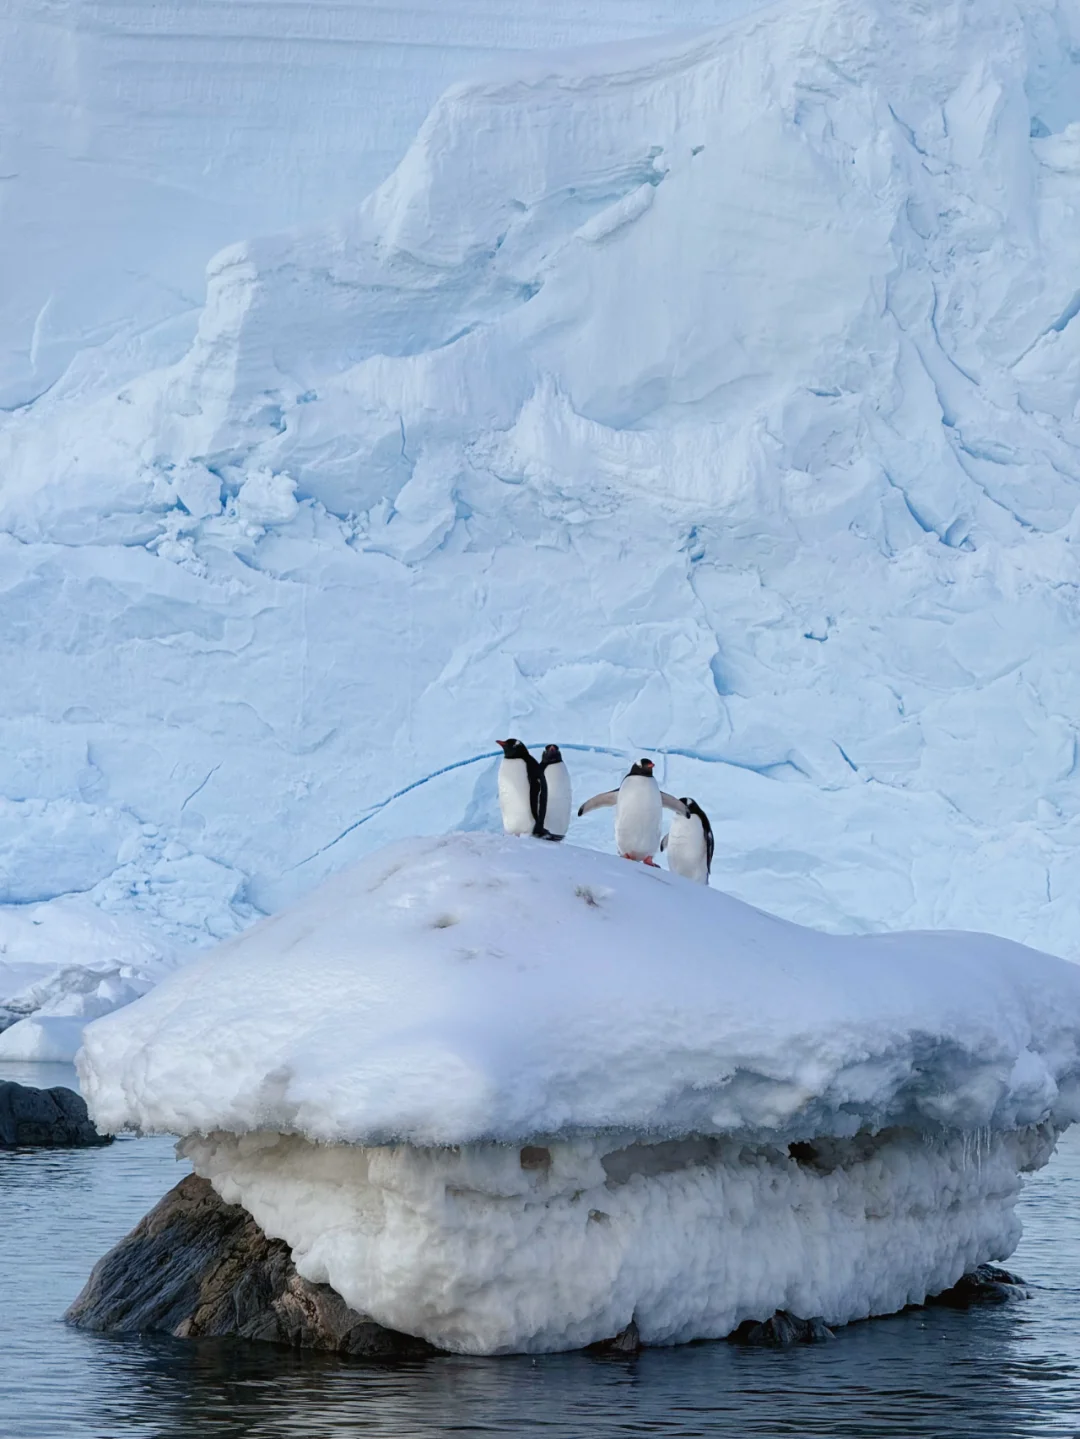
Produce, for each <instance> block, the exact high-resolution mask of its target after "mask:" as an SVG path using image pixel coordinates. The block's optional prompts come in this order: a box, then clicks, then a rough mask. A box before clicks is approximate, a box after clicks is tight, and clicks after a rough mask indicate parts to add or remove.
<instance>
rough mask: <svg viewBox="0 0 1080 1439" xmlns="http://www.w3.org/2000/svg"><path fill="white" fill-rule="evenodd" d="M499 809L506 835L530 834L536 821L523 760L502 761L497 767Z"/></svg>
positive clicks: (527, 773) (527, 772) (527, 774)
mask: <svg viewBox="0 0 1080 1439" xmlns="http://www.w3.org/2000/svg"><path fill="white" fill-rule="evenodd" d="M499 809H500V810H501V811H502V822H503V829H504V830H505V831H506V833H507V834H532V832H533V825H534V824H535V823H536V821H535V820H534V819H533V812H532V799H531V796H530V792H529V771H528V770H527V769H526V768H525V761H524V760H523V759H504V760H503V761H502V762H501V763H500V765H499Z"/></svg>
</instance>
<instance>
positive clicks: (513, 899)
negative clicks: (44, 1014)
mask: <svg viewBox="0 0 1080 1439" xmlns="http://www.w3.org/2000/svg"><path fill="white" fill-rule="evenodd" d="M79 1067H80V1075H81V1079H82V1084H83V1088H84V1092H85V1094H86V1096H87V1099H88V1101H89V1104H90V1110H91V1114H92V1115H93V1117H94V1119H95V1120H96V1122H97V1123H98V1125H99V1127H101V1128H102V1129H108V1130H115V1129H119V1128H122V1127H124V1126H129V1127H134V1128H137V1129H140V1130H143V1131H163V1132H170V1133H175V1134H178V1135H180V1136H181V1146H180V1147H181V1150H182V1152H183V1153H184V1154H185V1155H186V1156H187V1157H188V1158H190V1160H191V1162H192V1163H193V1165H194V1167H195V1170H196V1172H197V1173H198V1174H200V1175H202V1176H204V1177H205V1178H207V1179H209V1180H210V1182H211V1183H212V1184H213V1186H214V1188H215V1189H216V1190H217V1191H218V1193H219V1194H220V1195H221V1196H222V1198H223V1199H225V1200H226V1201H227V1202H229V1203H239V1204H241V1205H242V1206H243V1207H244V1208H245V1209H247V1210H248V1212H249V1213H250V1214H251V1215H252V1216H253V1217H254V1218H255V1220H256V1221H257V1222H258V1224H259V1225H261V1226H262V1228H263V1229H264V1230H265V1231H266V1233H267V1234H268V1235H270V1236H271V1237H275V1238H281V1239H284V1240H285V1242H286V1243H287V1244H288V1245H289V1246H290V1248H291V1250H292V1253H293V1258H294V1260H295V1263H296V1266H297V1269H298V1271H299V1273H300V1274H301V1275H302V1276H303V1277H304V1278H305V1279H307V1280H310V1281H312V1282H315V1283H328V1284H330V1285H331V1286H332V1287H333V1289H335V1290H336V1291H337V1292H338V1293H339V1294H340V1295H341V1296H342V1297H343V1298H344V1299H345V1300H346V1302H347V1303H348V1304H349V1305H350V1306H351V1307H352V1308H353V1309H355V1310H357V1311H358V1312H361V1313H364V1314H368V1315H371V1316H372V1317H373V1318H374V1319H376V1320H377V1321H378V1322H379V1323H380V1324H384V1325H386V1326H388V1327H390V1328H393V1329H396V1330H400V1331H404V1332H405V1333H407V1334H412V1335H416V1336H419V1337H421V1338H424V1339H426V1340H429V1341H430V1342H432V1343H434V1344H436V1345H438V1346H440V1347H443V1348H446V1349H450V1350H455V1351H461V1352H468V1353H478V1354H489V1353H498V1352H505V1351H542V1350H557V1349H569V1348H575V1347H578V1346H583V1345H586V1344H589V1343H591V1342H594V1341H597V1340H602V1339H605V1338H609V1337H611V1336H613V1335H615V1334H617V1333H619V1332H620V1331H621V1330H623V1329H624V1328H625V1327H626V1326H627V1325H628V1324H629V1323H630V1322H631V1320H633V1321H634V1322H635V1323H636V1325H637V1327H638V1330H639V1332H640V1335H641V1338H642V1340H643V1341H644V1342H646V1343H652V1344H665V1343H675V1342H680V1341H684V1340H690V1339H695V1338H704V1337H719V1336H722V1335H726V1334H728V1333H730V1332H731V1331H732V1330H733V1329H734V1328H735V1327H736V1326H737V1325H738V1324H739V1323H740V1322H741V1321H742V1320H744V1319H746V1318H754V1319H761V1318H764V1317H766V1316H768V1315H769V1314H771V1313H773V1312H774V1311H775V1310H777V1309H786V1310H789V1311H792V1312H794V1313H797V1314H801V1315H805V1316H811V1315H814V1316H816V1315H821V1316H822V1317H823V1318H824V1319H825V1320H826V1322H827V1323H830V1324H842V1323H845V1322H847V1321H849V1320H853V1319H858V1318H863V1317H865V1316H868V1315H872V1314H882V1313H889V1312H892V1311H894V1310H897V1309H899V1308H901V1307H903V1306H904V1305H905V1304H908V1303H912V1302H915V1303H918V1302H921V1301H922V1300H923V1299H924V1298H926V1296H928V1295H931V1294H935V1293H937V1292H939V1291H941V1290H944V1289H946V1288H947V1287H948V1286H949V1285H951V1284H953V1283H954V1282H955V1281H956V1280H957V1279H958V1278H959V1277H960V1276H961V1275H962V1274H964V1273H965V1272H968V1271H970V1270H971V1269H972V1268H974V1267H975V1266H976V1265H978V1264H980V1263H983V1262H985V1261H988V1260H994V1259H1003V1258H1005V1257H1006V1256H1007V1255H1008V1254H1010V1253H1011V1251H1012V1250H1013V1248H1014V1247H1015V1244H1016V1242H1017V1240H1018V1238H1019V1229H1020V1226H1019V1223H1018V1221H1017V1219H1016V1217H1015V1215H1014V1203H1015V1200H1016V1197H1017V1195H1018V1193H1019V1190H1020V1187H1021V1183H1022V1178H1021V1176H1022V1175H1023V1174H1024V1172H1026V1171H1029V1170H1031V1169H1035V1168H1037V1167H1039V1166H1040V1165H1042V1164H1044V1163H1045V1162H1046V1160H1047V1159H1048V1158H1049V1156H1050V1154H1051V1152H1052V1150H1053V1146H1054V1143H1055V1141H1056V1138H1057V1135H1058V1134H1059V1133H1060V1131H1061V1130H1062V1129H1063V1128H1064V1127H1065V1126H1066V1125H1068V1124H1069V1123H1071V1122H1072V1121H1073V1120H1074V1119H1075V1118H1076V1117H1077V1114H1078V1111H1080V968H1078V967H1077V966H1074V965H1071V964H1068V963H1066V962H1064V961H1062V960H1058V959H1054V958H1051V957H1050V956H1047V955H1044V954H1040V953H1038V952H1036V951H1034V950H1031V949H1026V948H1024V947H1022V946H1020V945H1017V944H1014V943H1011V942H1009V941H1006V940H1002V939H996V938H991V937H989V936H986V935H975V934H960V933H912V934H881V935H874V936H869V937H867V936H858V937H856V936H846V937H837V936H832V935H825V934H820V933H817V932H815V931H813V930H809V929H805V928H802V927H800V926H798V925H794V924H791V923H788V922H785V921H783V920H780V919H777V918H774V917H772V916H771V915H768V914H765V913H763V912H762V911H760V910H758V909H754V908H752V907H750V906H749V905H746V904H744V903H741V902H740V901H738V900H735V899H733V898H730V897H729V896H727V895H725V894H722V893H720V892H718V891H716V890H711V889H706V888H704V887H702V886H699V885H694V884H691V883H689V882H688V881H685V880H682V879H680V878H679V877H677V876H675V875H671V874H668V873H665V872H663V871H660V870H653V869H649V868H646V867H644V866H641V865H636V864H629V863H626V862H625V861H623V860H620V859H618V858H615V857H613V856H611V855H606V854H601V853H597V852H593V851H589V850H584V849H581V848H577V847H575V846H573V845H561V846H555V845H545V844H540V843H535V842H533V841H529V840H513V839H506V838H504V837H502V836H495V835H490V834H451V835H448V836H444V837H441V838H429V839H416V840H409V841H404V842H401V843H398V844H396V845H394V846H391V847H390V848H388V849H385V850H382V851H380V852H378V853H376V854H373V855H370V856H368V857H367V858H366V859H364V860H362V861H361V862H359V863H358V864H356V865H354V866H352V867H351V868H349V869H346V870H344V871H342V872H340V873H339V874H337V875H336V876H334V877H333V878H331V879H330V880H328V881H327V882H325V883H324V884H323V885H322V886H321V887H320V888H318V889H316V890H314V891H313V892H311V893H310V894H309V895H307V896H306V897H305V898H304V899H302V900H301V901H300V902H299V903H297V904H296V905H294V906H293V907H292V908H291V909H288V910H286V911H284V912H283V913H281V914H278V915H276V916H274V917H273V918H271V919H267V920H264V921H262V922H261V923H260V924H258V925H257V926H255V928H254V929H252V930H249V931H248V932H247V933H245V934H243V935H240V936H239V937H237V938H235V939H231V940H229V941H227V942H226V943H225V944H223V945H221V946H220V947H219V948H217V949H216V950H215V951H213V952H211V953H209V954H208V955H206V956H205V957H204V958H202V959H199V960H197V961H195V962H193V963H191V964H189V965H188V966H186V967H185V968H183V969H181V970H179V971H177V972H175V973H173V974H171V975H170V976H168V977H167V978H166V979H165V980H164V981H163V982H162V983H161V984H160V985H158V986H157V987H156V988H155V989H154V990H153V991H151V992H150V993H149V994H147V995H145V996H144V997H143V998H141V999H139V1000H137V1001H136V1002H135V1003H133V1004H131V1005H129V1006H128V1007H126V1008H124V1009H122V1010H120V1011H117V1012H116V1013H113V1014H110V1015H108V1016H106V1017H105V1018H103V1019H99V1020H98V1021H96V1022H95V1023H93V1024H92V1025H90V1026H89V1028H88V1029H87V1031H86V1034H85V1047H84V1049H83V1051H82V1053H81V1055H80V1060H79Z"/></svg>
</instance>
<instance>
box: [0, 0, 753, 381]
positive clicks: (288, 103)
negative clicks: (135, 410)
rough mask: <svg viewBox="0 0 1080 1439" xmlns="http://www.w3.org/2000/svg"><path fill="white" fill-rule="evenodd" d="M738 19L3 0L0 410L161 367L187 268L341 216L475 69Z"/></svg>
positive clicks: (402, 6)
mask: <svg viewBox="0 0 1080 1439" xmlns="http://www.w3.org/2000/svg"><path fill="white" fill-rule="evenodd" d="M752 6H753V0H680V3H679V5H678V6H677V7H675V6H673V5H672V4H671V3H670V0H666V3H665V0H591V3H590V4H589V6H588V7H587V8H584V7H582V6H580V5H572V4H569V3H568V0H516V3H513V0H454V3H453V4H436V5H429V4H423V3H413V0H394V3H393V4H392V5H387V4H385V3H381V0H344V3H341V0H339V3H330V0H314V3H302V4H300V3H285V4H281V3H269V0H68V3H66V4H63V5H57V4H54V3H52V0H12V3H11V4H9V5H6V6H5V7H4V10H3V13H2V14H0V268H2V269H3V272H4V273H5V274H8V275H16V276H18V279H19V283H18V284H17V285H13V286H11V287H10V288H6V289H5V293H4V294H3V295H2V296H0V408H9V407H11V406H14V405H22V404H25V403H27V402H28V401H30V400H32V399H33V398H34V397H35V396H37V395H40V394H42V393H43V392H44V391H45V390H47V389H48V388H49V386H51V385H52V384H54V383H55V382H56V380H57V379H58V378H59V377H60V375H61V374H63V372H64V370H65V368H66V367H67V365H68V364H69V362H70V361H71V360H72V359H73V358H75V357H77V356H79V355H80V354H81V352H82V351H84V350H97V349H100V348H101V347H102V346H103V345H105V344H107V343H108V342H109V341H113V342H114V343H113V344H112V346H111V353H110V357H109V362H108V364H107V366H106V373H110V372H112V373H115V371H116V369H117V368H121V369H123V368H125V367H126V368H129V369H131V370H132V372H135V371H137V369H138V367H139V365H140V363H141V364H142V365H143V366H145V365H146V363H147V357H148V356H154V355H160V354H162V353H163V352H164V353H168V352H169V350H170V349H175V348H176V347H177V346H179V347H180V349H181V350H182V349H183V347H184V344H185V342H186V339H188V338H190V329H191V321H192V318H193V316H194V315H195V314H196V313H197V312H198V309H199V307H200V306H201V304H202V301H203V295H204V291H205V282H204V271H205V267H206V262H207V260H208V259H209V258H210V256H211V255H212V254H213V253H214V251H215V250H217V249H220V247H221V246H222V245H224V244H227V243H229V242H230V241H233V240H239V239H242V238H244V236H246V235H252V234H259V233H261V232H263V231H269V230H276V229H279V228H281V227H282V226H286V225H297V224H301V223H305V222H307V223H310V222H311V220H312V219H313V218H323V217H326V216H331V215H334V214H336V213H337V212H338V211H340V210H343V209H347V208H348V207H350V206H352V205H355V204H357V203H358V202H359V201H360V200H361V199H363V197H364V196H365V195H366V194H367V193H368V191H369V190H371V189H372V188H373V186H375V185H376V184H378V183H379V181H381V180H383V179H385V177H386V176H387V175H388V174H389V172H390V171H391V170H392V169H393V167H394V165H396V164H397V162H398V160H399V159H400V158H401V155H402V153H403V152H404V150H405V148H406V147H407V145H408V143H409V141H410V140H411V139H412V137H413V135H414V134H415V132H416V130H417V128H418V126H419V125H420V122H421V121H422V120H423V118H424V115H425V114H426V113H427V111H428V109H429V108H430V106H431V105H432V103H433V102H434V101H435V100H436V99H437V97H438V95H439V93H440V92H441V91H442V90H443V89H445V88H446V86H447V85H449V84H450V83H452V82H453V81H455V80H460V79H461V78H462V77H463V76H464V75H467V74H470V73H473V72H475V71H478V70H479V71H482V70H483V69H485V68H486V67H487V66H489V65H490V64H491V63H492V61H494V60H495V59H496V57H498V56H500V55H503V54H506V53H509V54H511V55H513V54H515V53H521V52H528V51H530V50H534V49H537V48H546V47H551V46H562V45H582V44H588V43H593V44H595V43H597V42H601V41H611V40H616V39H625V38H628V37H633V36H639V35H646V34H650V33H652V32H653V31H656V30H663V29H666V28H668V27H670V26H671V25H672V24H678V25H685V26H693V25H702V24H713V23H715V22H716V20H717V19H719V18H722V17H724V16H726V15H727V14H729V13H732V12H736V13H737V12H738V11H739V10H740V9H749V8H752Z"/></svg>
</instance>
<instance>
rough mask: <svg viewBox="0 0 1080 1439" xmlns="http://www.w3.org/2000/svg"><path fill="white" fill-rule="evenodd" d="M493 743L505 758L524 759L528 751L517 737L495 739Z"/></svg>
mask: <svg viewBox="0 0 1080 1439" xmlns="http://www.w3.org/2000/svg"><path fill="white" fill-rule="evenodd" d="M495 743H496V744H497V745H498V746H499V748H500V749H501V750H502V752H503V754H504V755H505V756H506V758H507V759H524V758H525V756H526V755H527V754H528V753H529V751H528V750H527V749H526V748H525V746H524V745H523V744H522V743H521V741H520V740H519V739H500V740H496V741H495Z"/></svg>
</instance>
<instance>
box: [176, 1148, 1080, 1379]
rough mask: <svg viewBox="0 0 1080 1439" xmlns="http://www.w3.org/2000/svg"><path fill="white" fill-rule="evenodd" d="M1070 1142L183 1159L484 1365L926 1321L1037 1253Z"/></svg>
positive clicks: (436, 1338) (330, 1268)
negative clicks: (1025, 1201)
mask: <svg viewBox="0 0 1080 1439" xmlns="http://www.w3.org/2000/svg"><path fill="white" fill-rule="evenodd" d="M1055 1139H1056V1131H1055V1130H1054V1128H1053V1126H1052V1125H1049V1124H1047V1125H1042V1126H1038V1127H1032V1128H1027V1129H1023V1130H1007V1131H1004V1132H1001V1131H984V1132H983V1134H982V1135H981V1136H978V1137H974V1136H970V1135H963V1134H958V1133H956V1132H955V1131H948V1132H943V1133H941V1134H938V1135H934V1136H929V1135H926V1134H918V1133H916V1132H915V1131H913V1130H910V1129H890V1130H885V1131H884V1132H882V1133H880V1134H878V1135H875V1136H873V1137H870V1136H859V1137H858V1138H857V1139H851V1140H834V1141H831V1142H825V1143H821V1144H816V1145H811V1144H804V1145H795V1146H791V1147H790V1149H789V1147H787V1146H784V1145H777V1144H768V1143H765V1142H763V1141H758V1142H756V1143H755V1142H740V1141H739V1140H738V1139H735V1138H731V1137H728V1138H720V1137H702V1136H697V1137H694V1138H687V1139H683V1140H666V1141H657V1142H649V1141H648V1140H644V1141H643V1140H640V1139H636V1138H634V1137H633V1136H631V1135H622V1136H620V1135H615V1134H604V1135H597V1136H594V1137H592V1138H579V1139H575V1140H570V1141H566V1142H561V1143H552V1144H549V1145H546V1146H539V1145H528V1146H524V1147H522V1148H520V1149H518V1148H515V1147H513V1146H510V1145H503V1144H471V1145H464V1146H461V1147H456V1146H455V1147H451V1148H437V1149H418V1148H415V1147H413V1146H411V1145H398V1146H390V1147H380V1148H374V1149H372V1148H357V1147H355V1146H352V1145H341V1144H334V1145H316V1144H312V1143H311V1142H310V1141H309V1140H306V1139H302V1138H300V1137H299V1136H296V1135H289V1136H285V1135H280V1134H267V1133H261V1134H250V1135H245V1136H242V1137H238V1136H235V1135H225V1134H215V1135H212V1136H210V1137H209V1138H205V1139H203V1138H192V1139H188V1140H186V1141H184V1143H183V1144H182V1145H181V1152H182V1153H183V1154H184V1155H186V1156H187V1157H188V1158H189V1159H190V1160H191V1161H192V1162H193V1164H194V1166H195V1169H196V1171H197V1172H198V1173H199V1174H202V1175H205V1176H206V1177H207V1178H208V1179H210V1181H211V1182H212V1184H213V1185H214V1187H215V1188H216V1189H217V1190H218V1192H219V1193H220V1194H221V1195H222V1197H223V1198H224V1199H226V1200H228V1201H230V1202H232V1203H235V1204H242V1205H243V1206H244V1208H245V1209H247V1210H248V1211H249V1212H250V1213H251V1214H253V1215H254V1217H255V1219H256V1220H257V1221H258V1222H259V1224H260V1225H262V1227H263V1229H265V1230H266V1231H267V1232H268V1233H270V1234H274V1235H282V1236H284V1237H285V1238H286V1239H287V1241H288V1243H289V1244H290V1245H291V1246H292V1251H293V1258H294V1260H295V1262H296V1266H297V1268H298V1270H299V1271H300V1273H301V1274H302V1275H303V1276H304V1278H306V1279H310V1280H312V1281H314V1282H316V1283H327V1284H330V1285H331V1286H332V1287H333V1288H334V1289H336V1290H337V1291H338V1293H339V1294H341V1295H342V1296H343V1297H344V1298H345V1299H346V1300H347V1301H348V1303H349V1304H350V1305H351V1306H352V1307H353V1308H354V1309H356V1310H358V1311H360V1312H361V1313H367V1314H371V1315H372V1316H373V1317H374V1318H376V1319H377V1320H378V1321H379V1322H380V1323H382V1324H386V1325H389V1326H390V1327H392V1328H394V1329H399V1330H403V1331H404V1332H405V1333H407V1334H418V1335H420V1336H422V1337H423V1338H424V1339H427V1340H429V1341H430V1342H431V1343H433V1344H435V1345H438V1346H439V1347H440V1348H443V1349H450V1350H453V1351H456V1352H459V1353H466V1354H497V1353H504V1352H517V1351H526V1352H534V1353H539V1352H545V1351H549V1350H558V1349H575V1348H580V1347H583V1346H584V1345H586V1344H591V1343H593V1342H595V1341H597V1340H601V1339H607V1338H611V1337H613V1336H614V1335H616V1334H618V1333H620V1332H621V1331H622V1330H623V1329H624V1328H625V1327H626V1326H627V1325H628V1324H629V1323H630V1321H631V1320H634V1322H635V1323H636V1324H637V1326H638V1330H639V1332H640V1335H641V1339H642V1342H643V1343H645V1344H677V1343H680V1342H684V1341H687V1340H691V1339H710V1338H721V1337H722V1336H724V1335H726V1334H730V1333H731V1331H732V1330H733V1329H735V1328H736V1327H737V1326H738V1325H739V1324H740V1323H741V1321H742V1320H744V1319H748V1318H749V1319H762V1318H766V1317H767V1316H769V1315H770V1314H772V1313H773V1312H774V1311H775V1310H777V1309H786V1310H789V1311H791V1312H792V1313H795V1314H799V1315H820V1316H821V1317H822V1318H824V1319H825V1321H826V1323H828V1324H845V1323H847V1322H848V1321H850V1320H853V1319H865V1318H867V1317H868V1316H870V1315H873V1314H891V1313H893V1312H895V1311H896V1310H898V1309H902V1308H903V1307H904V1306H905V1305H906V1304H921V1303H922V1302H923V1300H924V1299H925V1298H926V1297H927V1295H928V1294H937V1293H940V1292H941V1291H942V1290H943V1289H947V1288H948V1287H949V1286H950V1285H952V1284H955V1283H956V1281H957V1280H958V1279H959V1278H960V1276H961V1275H962V1274H965V1273H968V1272H969V1271H970V1270H972V1269H973V1268H974V1267H975V1266H976V1265H978V1264H982V1263H984V1262H986V1261H988V1260H992V1259H1003V1258H1005V1257H1007V1256H1008V1255H1009V1254H1010V1253H1011V1252H1012V1250H1013V1249H1014V1248H1015V1247H1016V1243H1017V1241H1018V1240H1019V1238H1020V1222H1019V1220H1018V1219H1017V1218H1016V1215H1015V1213H1014V1209H1013V1206H1014V1204H1015V1202H1016V1197H1017V1195H1018V1193H1019V1191H1020V1185H1021V1179H1020V1175H1021V1171H1023V1170H1027V1169H1035V1168H1038V1167H1039V1166H1040V1165H1042V1164H1045V1163H1046V1160H1047V1159H1048V1158H1049V1156H1050V1153H1051V1151H1052V1150H1053V1146H1054V1141H1055Z"/></svg>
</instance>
